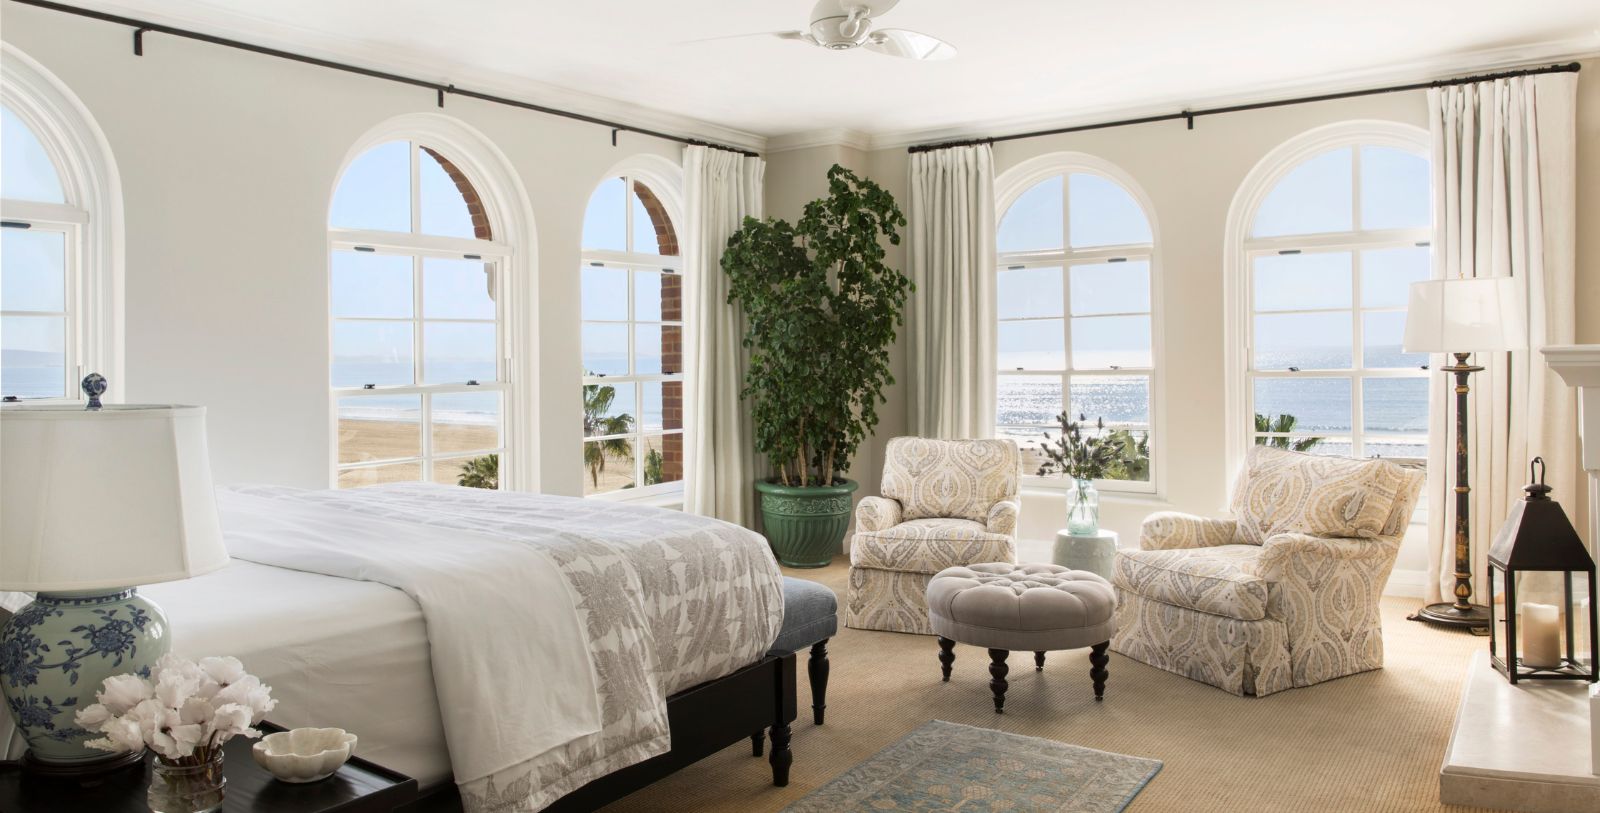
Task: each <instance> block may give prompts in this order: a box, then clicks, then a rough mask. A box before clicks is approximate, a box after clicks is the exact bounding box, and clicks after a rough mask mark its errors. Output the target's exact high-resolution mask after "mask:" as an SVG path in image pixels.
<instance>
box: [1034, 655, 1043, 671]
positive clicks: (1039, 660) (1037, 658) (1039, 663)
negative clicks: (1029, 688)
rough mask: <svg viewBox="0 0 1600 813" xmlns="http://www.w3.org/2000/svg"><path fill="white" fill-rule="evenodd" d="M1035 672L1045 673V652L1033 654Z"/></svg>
mask: <svg viewBox="0 0 1600 813" xmlns="http://www.w3.org/2000/svg"><path fill="white" fill-rule="evenodd" d="M1033 670H1034V671H1035V672H1043V671H1044V653H1043V652H1035V653H1033Z"/></svg>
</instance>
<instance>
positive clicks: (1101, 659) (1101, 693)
mask: <svg viewBox="0 0 1600 813" xmlns="http://www.w3.org/2000/svg"><path fill="white" fill-rule="evenodd" d="M1110 646H1111V642H1110V641H1106V642H1104V643H1099V644H1095V645H1094V646H1093V647H1091V648H1090V650H1089V677H1090V678H1091V679H1093V680H1094V699H1095V702H1099V701H1101V700H1103V699H1105V696H1106V678H1107V677H1109V676H1110V675H1111V673H1110V672H1108V671H1106V664H1108V663H1110V662H1111V656H1110V655H1107V654H1106V649H1108V648H1109V647H1110Z"/></svg>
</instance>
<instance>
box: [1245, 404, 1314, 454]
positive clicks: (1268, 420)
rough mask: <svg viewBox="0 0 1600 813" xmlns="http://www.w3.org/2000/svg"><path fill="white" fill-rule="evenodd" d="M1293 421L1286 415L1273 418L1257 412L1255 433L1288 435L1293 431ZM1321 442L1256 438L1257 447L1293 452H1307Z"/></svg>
mask: <svg viewBox="0 0 1600 813" xmlns="http://www.w3.org/2000/svg"><path fill="white" fill-rule="evenodd" d="M1295 420H1296V418H1295V417H1294V416H1293V415H1290V414H1288V413H1284V414H1282V415H1279V416H1277V417H1276V418H1274V417H1273V416H1271V415H1262V414H1261V413H1259V412H1257V413H1256V431H1257V432H1280V433H1283V434H1288V433H1290V432H1293V431H1294V424H1295ZM1321 442H1322V438H1288V437H1275V438H1256V445H1257V446H1262V445H1267V446H1271V447H1273V448H1275V449H1288V450H1290V451H1295V452H1309V451H1311V450H1312V448H1314V447H1315V446H1316V445H1317V444H1319V443H1321Z"/></svg>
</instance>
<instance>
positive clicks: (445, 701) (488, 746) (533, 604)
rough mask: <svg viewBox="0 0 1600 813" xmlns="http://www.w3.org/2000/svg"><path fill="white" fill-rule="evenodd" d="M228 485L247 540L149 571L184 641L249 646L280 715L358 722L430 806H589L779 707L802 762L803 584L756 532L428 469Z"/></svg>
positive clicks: (777, 733)
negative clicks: (797, 597) (191, 563)
mask: <svg viewBox="0 0 1600 813" xmlns="http://www.w3.org/2000/svg"><path fill="white" fill-rule="evenodd" d="M218 503H219V507H220V509H221V511H222V517H223V526H224V531H225V536H226V537H227V541H228V545H229V550H230V553H231V554H232V555H233V557H234V558H233V561H232V562H231V563H230V564H229V565H228V566H227V567H226V568H224V569H222V570H220V571H217V572H215V573H211V574H208V575H206V576H202V577H199V578H195V579H190V580H187V581H182V582H172V583H167V584H158V585H151V586H148V587H144V588H141V589H142V590H143V591H144V592H145V594H146V595H148V596H149V597H151V598H152V599H154V600H155V601H156V602H157V603H159V604H160V605H161V606H162V607H163V609H164V610H165V611H166V612H167V614H168V616H169V618H170V619H171V620H172V627H173V631H174V649H175V650H176V651H178V652H180V653H182V654H186V655H191V656H201V655H208V654H233V655H236V656H238V657H239V658H240V659H241V660H242V661H244V663H245V664H246V666H247V667H248V668H249V669H250V670H251V671H252V672H254V673H255V674H257V675H259V676H260V677H261V678H262V680H263V681H265V682H266V683H268V684H270V685H272V686H273V689H274V696H275V697H277V698H278V700H279V705H278V708H277V710H275V711H274V712H273V713H272V715H271V717H272V719H273V721H274V722H276V723H279V724H281V725H286V726H290V727H294V726H300V725H322V726H339V727H343V728H346V729H348V730H351V731H354V732H357V733H358V734H359V735H360V737H361V752H362V755H363V756H364V757H365V758H367V759H369V760H372V761H374V762H377V763H379V764H382V765H384V766H386V767H390V768H393V769H395V770H398V771H401V772H403V773H406V774H408V775H410V776H413V777H415V778H417V780H418V782H419V784H421V785H422V786H423V787H424V788H425V789H431V790H434V791H436V792H437V793H436V794H435V796H434V798H435V799H436V800H441V799H442V800H446V801H445V802H444V803H443V806H441V805H439V804H435V805H432V806H431V808H430V809H449V808H450V807H453V806H455V805H456V804H459V805H460V807H462V808H464V809H465V810H467V811H473V812H474V813H475V812H476V811H485V813H493V812H494V811H500V810H513V809H515V810H539V809H545V808H550V809H555V810H568V809H571V810H582V809H590V808H592V807H596V806H599V805H601V804H604V803H606V802H609V801H611V800H613V799H616V798H620V797H621V796H622V795H625V794H626V793H628V792H631V791H632V790H634V789H637V788H638V787H642V786H643V785H644V784H648V782H650V781H653V780H654V779H656V778H659V777H660V776H662V775H665V774H666V773H669V772H671V771H672V770H675V769H676V768H678V767H681V766H682V765H684V764H687V763H688V762H692V761H694V760H695V759H698V758H700V757H702V756H705V755H706V754H709V753H712V752H714V751H716V750H720V749H721V748H723V747H726V746H728V745H732V744H734V743H736V742H740V741H742V740H744V739H746V738H747V737H749V736H750V734H751V733H752V732H754V731H759V730H761V729H763V728H771V729H772V731H773V740H774V742H773V744H774V748H773V758H772V766H773V777H774V781H775V782H778V783H779V784H783V783H786V782H787V772H788V765H789V760H790V755H789V752H788V749H787V747H786V746H787V737H788V723H789V722H791V721H792V720H793V719H794V706H795V703H794V659H793V656H792V655H790V654H788V653H781V652H768V651H767V647H768V646H769V645H770V644H771V643H772V641H773V639H774V638H775V637H776V636H777V633H778V629H779V626H780V624H781V622H782V607H783V602H782V587H781V576H780V573H779V571H778V568H777V565H776V562H775V561H774V560H773V558H772V555H771V552H770V550H769V549H768V547H767V545H766V542H765V540H764V539H762V538H761V537H760V536H759V535H756V534H754V533H751V532H750V531H747V530H744V529H742V528H738V527H736V526H733V525H729V524H726V523H721V522H717V521H715V520H709V519H705V518H700V517H693V516H689V515H686V514H682V513H680V512H675V511H664V510H660V509H652V508H643V507H636V506H627V505H619V504H616V503H600V502H595V501H586V500H580V499H572V498H560V497H547V496H541V495H531V494H516V493H504V492H482V491H476V490H472V489H461V488H453V487H445V486H430V485H423V484H406V485H393V486H378V487H373V488H366V489H357V490H352V491H311V490H301V489H290V488H281V487H260V486H257V487H238V488H230V489H222V490H219V492H218ZM430 632H431V637H430ZM780 751H781V754H780ZM458 794H459V795H458ZM457 799H459V801H456V800H457Z"/></svg>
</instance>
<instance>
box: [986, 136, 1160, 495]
mask: <svg viewBox="0 0 1600 813" xmlns="http://www.w3.org/2000/svg"><path fill="white" fill-rule="evenodd" d="M996 188H997V191H998V194H999V206H998V209H999V210H1000V212H1001V213H1002V214H1001V218H1000V225H999V231H998V233H997V235H996V240H995V243H996V249H997V250H998V252H999V258H998V263H997V265H996V268H997V272H996V273H997V280H996V292H995V293H996V296H995V305H996V312H995V316H996V339H997V341H996V346H997V348H998V351H999V357H998V360H997V365H996V369H997V371H998V373H999V377H998V381H997V382H996V386H995V395H996V399H997V402H996V409H995V416H996V422H997V424H998V426H997V427H996V435H997V436H998V437H1011V438H1014V439H1016V440H1017V442H1018V443H1019V444H1020V445H1022V447H1023V448H1024V450H1025V452H1026V451H1028V450H1033V449H1037V448H1038V446H1039V442H1040V441H1041V440H1043V438H1042V433H1043V432H1046V431H1049V432H1050V433H1051V435H1055V434H1056V433H1057V432H1058V429H1057V424H1056V416H1057V415H1058V414H1059V413H1061V412H1066V413H1068V414H1069V415H1071V416H1072V417H1073V418H1075V419H1078V418H1081V419H1082V420H1083V421H1086V422H1087V426H1086V427H1085V428H1086V429H1087V430H1088V431H1090V432H1094V433H1100V434H1105V435H1113V436H1115V437H1116V438H1117V439H1118V441H1119V442H1120V443H1121V448H1122V450H1123V453H1122V454H1121V455H1120V459H1119V460H1118V461H1117V462H1116V463H1114V464H1113V465H1112V467H1111V469H1110V471H1109V472H1108V473H1107V477H1106V479H1105V480H1103V481H1102V483H1101V485H1102V486H1103V487H1105V488H1108V489H1112V490H1126V491H1143V492H1151V491H1154V490H1155V479H1154V474H1153V472H1154V468H1153V467H1154V465H1155V463H1157V462H1158V461H1157V460H1156V459H1155V458H1156V455H1154V454H1153V453H1152V451H1151V449H1152V448H1153V445H1154V440H1155V437H1154V428H1155V425H1156V423H1155V421H1154V420H1153V412H1154V404H1155V403H1156V387H1157V378H1156V370H1157V365H1156V362H1157V359H1156V349H1155V345H1156V343H1155V341H1154V334H1153V330H1154V323H1153V316H1154V313H1155V305H1154V296H1153V291H1155V279H1154V275H1155V238H1154V234H1153V229H1152V228H1151V224H1150V217H1149V215H1148V210H1147V208H1146V206H1144V205H1143V204H1142V203H1141V202H1140V198H1137V197H1136V195H1135V193H1134V192H1133V191H1131V190H1132V189H1133V185H1132V182H1131V181H1129V180H1125V179H1123V178H1122V177H1121V173H1120V171H1118V170H1117V169H1116V168H1115V167H1113V166H1111V165H1109V164H1106V163H1105V162H1102V161H1099V160H1097V159H1094V158H1091V157H1089V156H1084V155H1054V156H1044V157H1042V158H1039V159H1035V160H1034V161H1031V162H1028V163H1026V164H1023V165H1021V166H1019V167H1017V168H1015V169H1013V170H1011V171H1008V172H1007V173H1005V175H1003V176H1002V177H1001V178H1000V179H999V181H998V182H997V184H996ZM1031 461H1032V462H1031V463H1030V464H1028V465H1029V472H1028V473H1030V474H1031V473H1032V468H1034V467H1036V466H1037V463H1038V462H1039V458H1038V456H1037V453H1036V452H1035V453H1033V454H1032V455H1031ZM1059 482H1060V481H1058V480H1055V479H1051V480H1046V481H1041V482H1040V483H1038V484H1039V485H1050V484H1056V483H1059Z"/></svg>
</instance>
